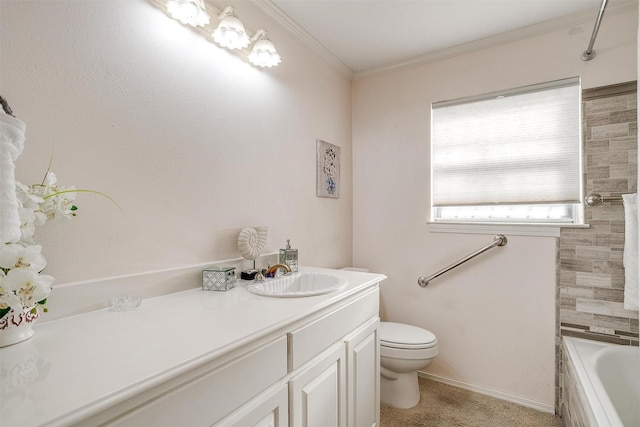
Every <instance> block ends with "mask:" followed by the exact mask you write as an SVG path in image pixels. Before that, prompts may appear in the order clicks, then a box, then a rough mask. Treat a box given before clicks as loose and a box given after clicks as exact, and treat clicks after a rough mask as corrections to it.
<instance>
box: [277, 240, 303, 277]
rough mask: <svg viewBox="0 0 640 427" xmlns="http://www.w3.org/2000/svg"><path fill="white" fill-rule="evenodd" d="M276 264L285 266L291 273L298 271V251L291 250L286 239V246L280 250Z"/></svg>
mask: <svg viewBox="0 0 640 427" xmlns="http://www.w3.org/2000/svg"><path fill="white" fill-rule="evenodd" d="M278 262H279V263H280V264H287V265H288V266H289V268H290V269H291V271H292V272H293V273H296V272H297V271H298V250H297V249H291V244H290V241H289V239H287V246H286V247H285V248H284V249H280V255H279V257H278Z"/></svg>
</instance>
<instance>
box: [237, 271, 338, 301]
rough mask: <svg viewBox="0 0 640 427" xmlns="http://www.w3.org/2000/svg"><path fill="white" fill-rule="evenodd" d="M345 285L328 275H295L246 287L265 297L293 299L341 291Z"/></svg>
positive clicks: (335, 277) (253, 292)
mask: <svg viewBox="0 0 640 427" xmlns="http://www.w3.org/2000/svg"><path fill="white" fill-rule="evenodd" d="M346 284H347V282H346V281H345V280H343V279H341V278H339V277H337V276H332V275H330V274H322V273H295V274H293V275H291V276H282V277H278V278H276V279H266V280H265V281H264V282H255V283H251V284H249V285H247V290H248V291H249V292H251V293H252V294H256V295H262V296H266V297H277V298H286V297H289V298H292V297H293V298H295V297H310V296H314V295H321V294H326V293H328V292H333V291H336V290H338V289H341V288H343V287H344V286H345V285H346Z"/></svg>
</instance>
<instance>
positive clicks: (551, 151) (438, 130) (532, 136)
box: [431, 77, 582, 207]
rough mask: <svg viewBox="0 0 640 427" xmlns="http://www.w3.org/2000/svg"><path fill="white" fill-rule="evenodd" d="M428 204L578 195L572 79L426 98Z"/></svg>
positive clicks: (562, 199) (576, 98)
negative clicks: (465, 95) (428, 113)
mask: <svg viewBox="0 0 640 427" xmlns="http://www.w3.org/2000/svg"><path fill="white" fill-rule="evenodd" d="M431 113H432V120H431V124H432V127H431V129H432V137H431V142H432V145H431V149H432V156H431V159H432V164H431V173H432V181H431V182H432V203H433V206H434V207H446V206H484V205H496V204H505V205H518V204H529V205H532V204H547V205H548V204H555V203H580V200H581V194H582V185H581V184H582V171H581V138H580V134H581V124H580V80H579V78H577V77H576V78H571V79H564V80H559V81H555V82H549V83H543V84H539V85H534V86H527V87H524V88H518V89H513V90H510V91H504V92H500V93H492V94H487V95H483V96H478V97H473V98H465V99H460V100H454V101H445V102H440V103H435V104H433V105H432V110H431Z"/></svg>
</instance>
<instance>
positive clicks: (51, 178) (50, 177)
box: [44, 171, 58, 187]
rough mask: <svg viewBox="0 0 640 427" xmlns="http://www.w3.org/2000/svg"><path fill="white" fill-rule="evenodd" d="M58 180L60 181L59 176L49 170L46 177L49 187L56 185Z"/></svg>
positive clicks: (46, 183)
mask: <svg viewBox="0 0 640 427" xmlns="http://www.w3.org/2000/svg"><path fill="white" fill-rule="evenodd" d="M56 182H58V177H56V174H55V173H53V172H51V171H48V172H47V174H46V175H45V177H44V185H46V186H47V187H51V186H53V185H55V183H56Z"/></svg>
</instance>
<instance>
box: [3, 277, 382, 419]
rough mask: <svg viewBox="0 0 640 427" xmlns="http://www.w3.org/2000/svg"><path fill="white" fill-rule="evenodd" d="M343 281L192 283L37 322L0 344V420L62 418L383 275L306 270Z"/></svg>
mask: <svg viewBox="0 0 640 427" xmlns="http://www.w3.org/2000/svg"><path fill="white" fill-rule="evenodd" d="M300 270H301V272H325V273H331V274H335V275H338V276H341V277H343V278H344V279H345V280H346V281H347V286H346V287H345V288H344V289H342V290H340V291H336V292H332V293H329V294H324V295H318V296H314V297H306V298H269V297H262V296H258V295H254V294H251V293H249V292H247V291H246V289H245V286H246V284H247V283H250V282H245V281H238V286H237V287H235V288H234V289H231V290H229V291H226V292H215V291H203V290H201V289H200V288H198V289H193V290H188V291H184V292H178V293H174V294H170V295H165V296H161V297H157V298H151V299H146V300H144V301H143V302H142V305H141V306H140V307H139V308H138V309H136V310H134V311H127V312H116V311H112V310H110V309H105V310H99V311H93V312H90V313H86V314H82V315H77V316H72V317H67V318H63V319H59V320H55V321H52V322H45V323H41V324H36V326H35V327H34V329H35V335H34V337H33V338H31V339H29V340H27V341H24V342H22V343H19V344H15V345H12V346H9V347H5V348H2V349H0V366H1V368H2V369H1V380H2V385H1V389H0V425H1V426H3V427H14V426H15V427H18V426H19V427H28V426H41V425H47V426H55V425H69V424H72V423H75V422H78V421H80V420H82V419H84V418H85V417H87V416H90V415H93V414H95V413H97V412H99V411H102V410H104V409H106V408H108V407H110V406H112V405H114V404H116V403H118V402H121V401H123V400H125V399H127V398H130V397H131V396H133V395H136V394H138V393H140V392H142V391H144V390H147V389H149V388H151V387H154V386H156V385H158V384H161V383H163V382H165V381H167V380H169V379H172V378H175V377H176V376H178V375H181V374H183V373H185V372H187V371H189V370H191V369H193V368H195V367H197V366H200V365H202V364H204V363H207V362H209V361H211V360H214V359H216V358H217V357H219V356H221V355H223V354H226V353H228V352H230V351H232V350H234V349H237V348H239V347H240V346H242V345H244V344H247V343H249V342H251V341H253V340H255V339H258V338H260V337H263V336H266V335H268V334H269V333H270V332H274V331H276V330H278V329H280V328H282V327H284V326H285V325H287V324H289V323H291V322H295V321H296V320H299V319H302V318H304V317H305V316H308V315H309V314H311V313H314V312H316V311H317V310H320V309H322V308H324V307H327V306H329V305H331V304H333V303H335V302H337V301H339V300H341V299H342V298H344V297H346V296H348V295H351V294H354V293H356V292H358V291H360V290H362V289H364V288H366V287H369V286H371V285H373V284H375V283H377V282H380V281H381V280H383V279H384V278H385V276H384V275H380V274H372V273H362V272H355V271H344V270H327V269H320V268H311V267H304V268H301V269H300Z"/></svg>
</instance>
